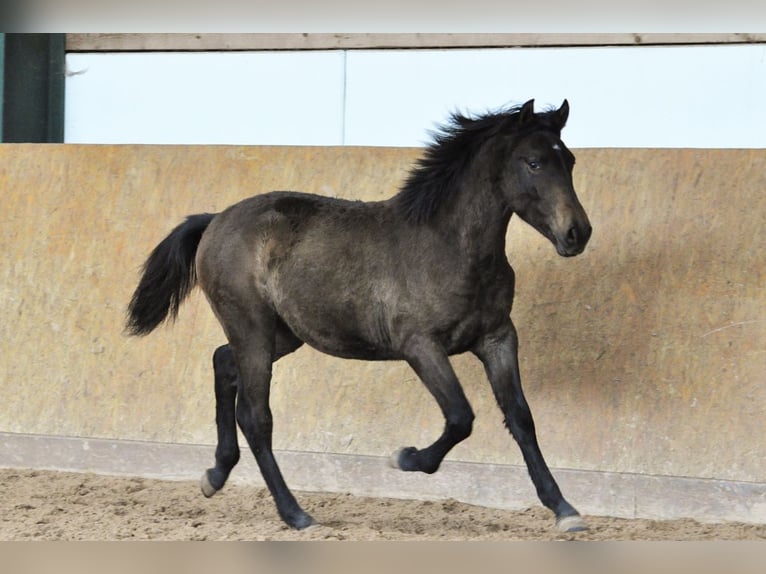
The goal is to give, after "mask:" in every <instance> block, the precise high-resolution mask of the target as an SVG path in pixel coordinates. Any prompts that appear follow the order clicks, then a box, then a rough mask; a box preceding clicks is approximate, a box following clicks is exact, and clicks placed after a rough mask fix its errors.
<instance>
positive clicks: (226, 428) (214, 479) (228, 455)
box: [200, 345, 239, 498]
mask: <svg viewBox="0 0 766 574" xmlns="http://www.w3.org/2000/svg"><path fill="white" fill-rule="evenodd" d="M213 373H214V377H215V424H216V429H217V433H218V444H217V446H216V449H215V466H214V467H213V468H209V469H207V470H206V471H205V473H204V474H203V475H202V479H201V480H200V487H201V488H202V494H204V495H205V496H206V497H208V498H210V497H211V496H213V495H214V494H215V493H216V492H218V491H219V490H221V489H222V488H223V486H224V484H226V480H227V479H228V478H229V474H230V473H231V469H232V468H234V466H235V465H236V464H237V462H239V444H238V441H237V423H236V416H235V409H236V398H237V384H238V381H239V371H238V370H237V362H236V360H235V359H234V353H233V352H232V350H231V347H230V346H229V345H223V346H221V347H218V348H217V349H216V350H215V352H214V353H213Z"/></svg>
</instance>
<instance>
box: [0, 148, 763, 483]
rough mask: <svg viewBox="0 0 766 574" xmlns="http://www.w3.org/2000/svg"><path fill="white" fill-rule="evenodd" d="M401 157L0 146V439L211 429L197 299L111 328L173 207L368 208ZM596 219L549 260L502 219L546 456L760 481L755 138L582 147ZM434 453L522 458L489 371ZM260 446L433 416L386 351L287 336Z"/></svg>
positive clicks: (205, 338) (463, 370)
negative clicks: (464, 432)
mask: <svg viewBox="0 0 766 574" xmlns="http://www.w3.org/2000/svg"><path fill="white" fill-rule="evenodd" d="M418 153H419V150H416V149H393V148H289V147H268V148H260V147H231V146H220V147H207V146H79V145H65V146H60V145H11V144H7V145H3V146H0V188H1V189H2V194H1V195H0V197H2V212H1V214H0V217H1V218H2V225H0V247H1V248H2V253H3V256H2V259H0V315H1V316H2V322H0V341H1V342H2V343H0V344H1V345H2V353H1V354H0V393H2V397H3V399H2V403H1V404H2V407H0V432H6V433H28V434H39V435H57V436H77V437H93V438H106V439H128V440H147V441H156V442H170V443H181V444H211V443H213V442H214V441H215V429H214V424H213V418H214V404H213V390H212V368H211V362H210V357H211V354H212V351H213V350H214V348H215V347H216V346H217V345H218V344H220V343H222V342H223V335H222V332H221V330H220V327H219V326H218V324H217V322H216V321H215V319H214V317H213V315H212V313H211V311H210V309H209V307H208V306H207V303H206V302H205V300H204V297H203V296H202V295H201V294H200V293H199V292H195V293H194V294H193V295H192V297H190V299H189V300H187V302H186V304H185V305H184V306H183V307H182V309H181V313H180V316H179V320H178V321H177V322H176V324H175V325H174V326H172V327H162V328H160V329H159V330H158V331H156V332H155V333H153V334H151V335H150V336H148V337H146V338H143V339H136V338H129V337H127V336H126V335H125V334H124V332H123V322H124V313H125V306H126V304H127V302H128V300H129V298H130V295H131V293H132V291H133V289H134V288H135V285H136V282H137V281H138V277H139V271H140V266H141V264H142V263H143V261H144V260H145V258H146V256H147V255H148V253H149V251H150V250H151V249H152V248H153V247H154V246H155V245H156V244H157V242H159V241H160V240H161V239H162V238H163V237H165V235H166V234H167V233H168V232H169V231H170V229H172V227H174V226H175V225H176V224H177V223H178V222H180V220H181V219H182V218H183V217H184V216H185V215H187V214H190V213H199V212H204V211H219V210H221V209H223V208H224V207H226V206H228V205H229V204H231V203H233V202H235V201H236V200H238V199H241V198H243V197H246V196H249V195H253V194H256V193H261V192H264V191H268V190H271V189H297V190H302V191H309V192H316V193H323V194H328V195H335V196H339V197H349V198H359V199H365V200H377V199H383V198H386V197H389V196H390V195H392V194H393V193H395V191H396V188H397V185H398V184H399V182H400V181H401V180H402V178H403V177H404V175H405V173H406V171H407V169H408V168H409V166H410V165H411V164H412V161H413V160H414V159H415V158H416V157H417V155H418ZM577 158H578V162H577V167H576V168H575V185H576V187H577V189H578V193H579V195H580V199H581V201H582V203H583V204H584V206H585V208H586V209H587V210H588V212H589V215H590V218H591V221H592V223H593V227H594V233H593V238H592V240H591V243H590V245H589V247H588V249H587V250H586V252H585V253H584V254H583V255H581V256H580V257H577V258H573V259H563V258H560V257H558V256H557V255H556V253H555V250H554V249H553V247H552V246H551V245H550V244H549V243H548V242H547V240H545V239H544V238H542V237H541V236H540V235H538V234H537V233H536V232H534V231H533V230H532V229H531V228H529V227H528V226H526V224H524V223H523V222H521V221H519V220H518V219H514V220H512V222H511V227H510V230H509V234H508V244H507V245H508V254H509V259H510V261H511V263H512V264H513V266H514V268H515V269H516V273H517V298H516V304H515V307H514V311H513V318H514V321H515V323H516V325H517V328H518V330H519V335H520V338H521V351H520V355H521V364H522V377H523V381H524V385H525V389H526V393H527V398H528V400H529V402H530V404H531V407H532V411H533V414H534V415H535V418H536V422H537V427H538V435H539V438H540V442H541V445H542V448H543V452H544V453H545V455H546V457H547V459H548V462H549V463H550V465H551V466H553V467H559V468H573V469H583V470H603V471H615V472H624V473H641V474H655V475H672V476H684V477H699V478H715V479H721V480H736V481H753V482H764V481H766V441H764V440H763V434H764V412H766V385H764V382H766V381H764V377H765V374H764V373H766V314H765V311H764V309H766V305H764V303H765V302H766V285H765V283H766V281H765V278H766V257H765V256H764V249H765V247H766V194H764V190H766V151H763V150H760V151H756V150H726V151H724V150H661V149H642V150H614V149H612V150H610V149H583V150H579V151H577ZM454 365H455V367H456V370H457V372H458V375H459V376H460V377H461V380H462V381H463V383H464V386H465V388H466V393H467V395H468V397H469V399H470V400H471V402H472V404H473V406H474V410H475V411H476V414H477V421H476V424H475V426H474V434H473V436H472V437H471V438H469V439H468V440H467V441H465V443H463V444H461V445H459V446H458V447H457V448H456V449H455V450H454V451H453V452H452V453H451V455H450V457H449V458H450V459H452V460H459V461H466V462H481V463H497V464H521V462H522V461H521V457H520V455H519V453H518V449H517V448H516V445H515V444H514V443H513V440H512V439H511V438H510V436H509V435H508V433H507V431H506V430H505V428H504V427H503V426H502V423H501V416H500V413H499V411H498V409H497V407H496V406H495V404H494V400H493V398H492V395H491V392H490V389H489V386H488V385H487V384H486V382H485V379H484V375H483V370H482V369H481V367H480V365H479V363H478V361H477V360H475V359H474V358H473V357H469V356H460V357H455V358H454ZM272 408H273V411H274V417H275V427H276V428H275V439H274V440H275V447H277V448H279V449H283V450H294V451H308V452H316V453H341V454H343V453H347V454H363V455H374V456H385V455H388V454H389V453H390V452H392V451H393V450H394V449H395V448H397V447H399V446H402V445H410V444H414V445H418V446H424V445H426V444H428V443H430V442H431V441H432V440H433V439H434V438H435V437H436V436H438V434H439V432H440V431H441V428H442V419H441V415H440V413H439V411H438V408H437V406H436V404H435V402H434V401H433V400H432V398H431V397H430V396H429V395H428V394H427V392H426V391H425V389H424V388H423V387H422V385H421V384H420V383H419V382H418V381H417V380H416V378H415V376H414V374H413V373H412V372H411V371H410V369H409V367H407V365H405V364H403V363H374V364H373V363H363V362H356V361H344V360H340V359H335V358H331V357H326V356H323V355H320V354H319V353H317V352H315V351H313V350H311V349H308V348H305V347H304V348H302V349H301V350H299V351H298V352H296V353H295V354H294V355H291V356H289V357H287V358H285V359H283V360H282V361H280V362H279V363H277V365H276V367H275V372H274V384H273V391H272Z"/></svg>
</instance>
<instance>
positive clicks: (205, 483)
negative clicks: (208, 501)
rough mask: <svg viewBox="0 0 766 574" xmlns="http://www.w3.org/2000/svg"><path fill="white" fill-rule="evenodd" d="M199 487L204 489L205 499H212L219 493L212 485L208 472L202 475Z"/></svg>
mask: <svg viewBox="0 0 766 574" xmlns="http://www.w3.org/2000/svg"><path fill="white" fill-rule="evenodd" d="M199 486H200V488H201V489H202V494H204V495H205V498H210V497H211V496H213V495H214V494H215V493H216V492H218V489H217V488H216V487H215V486H213V485H212V484H210V477H209V476H208V472H207V471H205V472H204V473H203V474H202V478H201V479H200V481H199Z"/></svg>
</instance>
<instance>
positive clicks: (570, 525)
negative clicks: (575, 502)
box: [556, 514, 588, 532]
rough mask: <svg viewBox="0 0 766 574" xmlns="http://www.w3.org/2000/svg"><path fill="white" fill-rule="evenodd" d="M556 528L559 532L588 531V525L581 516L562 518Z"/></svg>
mask: <svg viewBox="0 0 766 574" xmlns="http://www.w3.org/2000/svg"><path fill="white" fill-rule="evenodd" d="M556 528H558V530H559V532H583V531H584V530H588V524H587V522H585V520H583V517H582V516H580V515H579V514H573V515H572V516H562V517H561V518H559V519H558V520H556Z"/></svg>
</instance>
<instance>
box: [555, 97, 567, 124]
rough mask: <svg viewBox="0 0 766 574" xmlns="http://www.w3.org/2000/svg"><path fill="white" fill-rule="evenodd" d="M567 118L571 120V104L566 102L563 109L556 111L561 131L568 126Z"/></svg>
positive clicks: (562, 106)
mask: <svg viewBox="0 0 766 574" xmlns="http://www.w3.org/2000/svg"><path fill="white" fill-rule="evenodd" d="M567 118H569V102H568V101H566V100H564V103H562V104H561V107H560V108H559V109H558V110H556V120H557V121H558V124H559V129H563V128H564V126H565V125H566V124H567Z"/></svg>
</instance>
